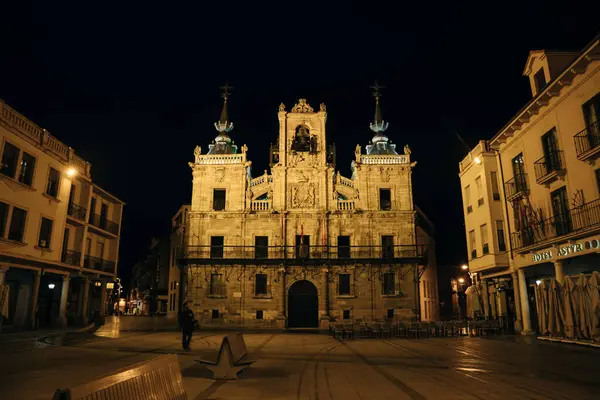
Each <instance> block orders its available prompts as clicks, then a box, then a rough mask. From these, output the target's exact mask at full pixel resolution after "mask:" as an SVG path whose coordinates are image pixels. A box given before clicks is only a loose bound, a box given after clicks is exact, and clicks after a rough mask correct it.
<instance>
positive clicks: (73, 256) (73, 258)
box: [60, 249, 81, 267]
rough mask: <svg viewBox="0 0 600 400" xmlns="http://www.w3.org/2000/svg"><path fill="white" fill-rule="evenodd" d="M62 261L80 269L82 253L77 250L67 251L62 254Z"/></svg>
mask: <svg viewBox="0 0 600 400" xmlns="http://www.w3.org/2000/svg"><path fill="white" fill-rule="evenodd" d="M60 261H61V262H63V263H65V264H69V265H74V266H77V267H78V266H79V263H80V262H81V253H80V252H78V251H75V250H69V249H65V250H64V251H63V252H62V255H61V257H60Z"/></svg>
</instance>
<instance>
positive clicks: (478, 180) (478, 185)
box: [475, 176, 482, 199]
mask: <svg viewBox="0 0 600 400" xmlns="http://www.w3.org/2000/svg"><path fill="white" fill-rule="evenodd" d="M475 187H476V188H477V198H478V199H480V198H481V197H482V188H481V176H478V177H477V178H475Z"/></svg>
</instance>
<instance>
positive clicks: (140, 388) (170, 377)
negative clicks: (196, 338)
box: [53, 354, 187, 400]
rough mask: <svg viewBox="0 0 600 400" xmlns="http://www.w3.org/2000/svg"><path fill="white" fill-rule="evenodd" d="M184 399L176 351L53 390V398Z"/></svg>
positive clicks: (96, 399)
mask: <svg viewBox="0 0 600 400" xmlns="http://www.w3.org/2000/svg"><path fill="white" fill-rule="evenodd" d="M84 399H85V400H88V399H94V400H105V399H106V400H130V399H135V400H137V399H140V400H141V399H153V400H186V399H187V395H186V393H185V390H184V389H183V381H182V377H181V368H180V366H179V361H177V355H175V354H170V355H166V356H161V357H158V358H155V359H153V360H150V361H145V362H142V363H139V364H135V365H133V366H131V367H128V368H126V369H123V370H120V371H119V372H117V373H116V374H114V375H110V376H106V377H103V378H100V379H97V380H95V381H92V382H88V383H84V384H83V385H80V386H76V387H74V388H70V389H65V390H61V389H58V390H57V391H56V392H55V393H54V397H53V400H84Z"/></svg>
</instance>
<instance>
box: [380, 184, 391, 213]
mask: <svg viewBox="0 0 600 400" xmlns="http://www.w3.org/2000/svg"><path fill="white" fill-rule="evenodd" d="M379 209H380V210H384V211H389V210H391V209H392V191H391V190H390V189H379Z"/></svg>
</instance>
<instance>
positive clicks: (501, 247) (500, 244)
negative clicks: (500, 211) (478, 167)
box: [496, 220, 506, 251]
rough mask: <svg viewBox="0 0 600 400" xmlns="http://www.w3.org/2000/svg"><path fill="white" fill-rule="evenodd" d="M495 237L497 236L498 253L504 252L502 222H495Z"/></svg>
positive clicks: (504, 243)
mask: <svg viewBox="0 0 600 400" xmlns="http://www.w3.org/2000/svg"><path fill="white" fill-rule="evenodd" d="M496 236H498V251H506V241H505V239H504V221H502V220H498V221H496Z"/></svg>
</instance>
